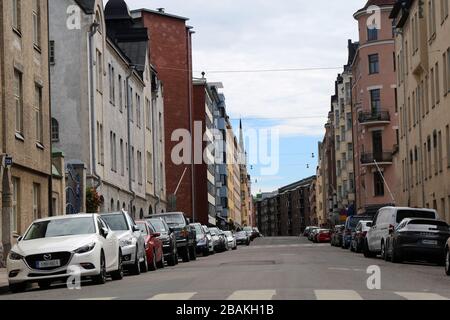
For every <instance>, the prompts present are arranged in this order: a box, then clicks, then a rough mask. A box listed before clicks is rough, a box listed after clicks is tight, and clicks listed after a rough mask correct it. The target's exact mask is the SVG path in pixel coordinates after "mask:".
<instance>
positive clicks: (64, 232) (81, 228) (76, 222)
mask: <svg viewBox="0 0 450 320" xmlns="http://www.w3.org/2000/svg"><path fill="white" fill-rule="evenodd" d="M95 232H96V231H95V224H94V219H93V218H91V217H89V218H70V219H58V220H47V221H40V222H35V223H33V224H32V226H31V227H30V229H29V230H28V232H27V234H26V235H25V237H24V240H35V239H42V238H53V237H66V236H75V235H87V234H94V233H95Z"/></svg>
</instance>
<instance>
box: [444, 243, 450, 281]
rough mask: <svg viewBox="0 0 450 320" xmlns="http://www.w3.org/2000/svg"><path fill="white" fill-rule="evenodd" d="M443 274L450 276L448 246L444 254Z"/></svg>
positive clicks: (449, 252) (449, 251)
mask: <svg viewBox="0 0 450 320" xmlns="http://www.w3.org/2000/svg"><path fill="white" fill-rule="evenodd" d="M445 274H446V275H448V276H450V250H449V249H448V248H447V250H446V254H445Z"/></svg>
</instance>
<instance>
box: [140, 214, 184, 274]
mask: <svg viewBox="0 0 450 320" xmlns="http://www.w3.org/2000/svg"><path fill="white" fill-rule="evenodd" d="M147 222H148V223H150V224H151V225H152V226H153V228H155V230H156V232H158V233H159V234H160V236H159V239H160V240H161V241H162V243H163V252H164V260H166V261H167V264H168V265H169V266H171V267H172V266H175V265H177V264H178V250H177V238H176V236H175V233H173V232H172V231H171V230H170V227H169V225H168V224H167V223H166V222H165V221H164V220H163V219H161V218H150V219H147Z"/></svg>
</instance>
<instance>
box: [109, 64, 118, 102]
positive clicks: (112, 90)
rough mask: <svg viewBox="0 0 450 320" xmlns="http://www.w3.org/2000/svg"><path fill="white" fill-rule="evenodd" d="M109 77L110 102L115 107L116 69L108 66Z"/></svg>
mask: <svg viewBox="0 0 450 320" xmlns="http://www.w3.org/2000/svg"><path fill="white" fill-rule="evenodd" d="M108 76H109V102H111V104H112V105H115V103H116V91H115V90H116V88H115V85H114V82H115V81H114V79H115V74H114V67H113V66H112V65H111V64H109V65H108Z"/></svg>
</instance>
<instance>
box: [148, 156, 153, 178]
mask: <svg viewBox="0 0 450 320" xmlns="http://www.w3.org/2000/svg"><path fill="white" fill-rule="evenodd" d="M147 182H148V183H153V156H152V154H151V153H150V152H147Z"/></svg>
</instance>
